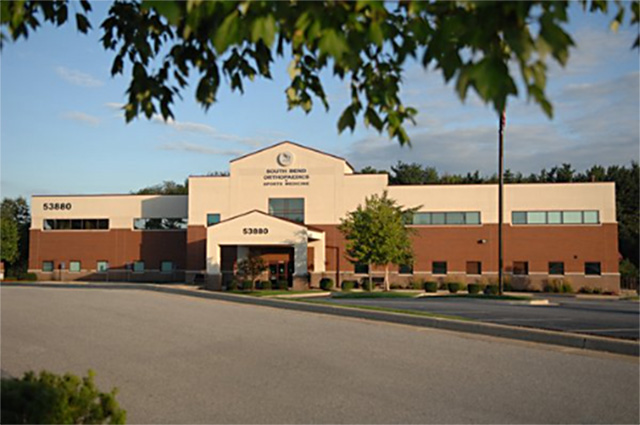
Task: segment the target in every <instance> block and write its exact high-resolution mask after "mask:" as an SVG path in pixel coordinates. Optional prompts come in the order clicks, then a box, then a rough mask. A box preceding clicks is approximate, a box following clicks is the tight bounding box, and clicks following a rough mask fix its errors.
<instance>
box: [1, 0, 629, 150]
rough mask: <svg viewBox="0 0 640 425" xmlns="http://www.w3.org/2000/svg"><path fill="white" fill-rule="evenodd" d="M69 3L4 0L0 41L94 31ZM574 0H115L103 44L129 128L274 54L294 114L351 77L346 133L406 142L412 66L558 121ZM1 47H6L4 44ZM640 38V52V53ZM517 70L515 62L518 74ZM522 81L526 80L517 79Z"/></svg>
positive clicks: (617, 19) (620, 17)
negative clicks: (47, 29) (57, 29)
mask: <svg viewBox="0 0 640 425" xmlns="http://www.w3.org/2000/svg"><path fill="white" fill-rule="evenodd" d="M69 3H70V2H69V1H67V0H54V1H43V0H20V1H3V2H1V3H0V7H1V9H0V25H1V28H0V29H1V32H0V36H1V37H2V40H6V39H7V38H10V39H13V40H16V39H19V38H21V37H22V38H26V37H27V36H28V34H29V32H30V31H33V30H35V29H36V28H37V27H38V26H40V25H41V23H42V21H46V22H50V23H53V24H56V25H63V24H65V23H66V22H67V21H68V18H69V15H70V12H75V23H76V26H77V28H78V30H79V31H81V32H87V31H88V30H89V29H90V28H91V24H90V21H89V19H88V14H89V12H90V11H91V4H90V2H89V1H87V0H80V2H79V4H80V7H72V8H70V7H69ZM580 3H581V5H582V7H583V9H585V10H588V11H590V12H604V13H607V12H608V11H609V9H614V10H613V18H612V23H611V24H612V28H614V29H616V28H617V27H618V26H619V25H620V24H622V23H624V22H625V18H628V17H629V16H630V18H629V19H627V21H630V22H631V23H632V24H636V25H637V24H638V23H639V21H640V20H639V10H638V2H637V1H633V2H627V3H625V2H621V1H618V2H608V1H606V0H582V1H581V2H580ZM569 4H570V2H569V1H553V2H552V1H541V0H537V1H518V2H506V1H505V2H502V1H501V2H489V1H408V0H405V1H398V2H389V3H384V2H380V1H371V0H360V1H336V0H325V1H318V2H307V1H290V2H283V1H238V2H222V1H201V0H188V1H142V2H140V1H116V2H114V3H113V4H112V6H111V7H110V9H109V13H108V16H107V17H106V19H104V21H103V22H101V23H100V28H101V31H102V34H103V35H102V39H101V40H102V45H103V47H104V48H105V49H107V50H112V51H113V52H114V54H115V57H114V59H113V65H112V68H111V74H112V75H118V74H123V73H125V72H127V73H129V74H130V84H129V88H128V90H127V94H128V102H127V104H126V106H125V107H124V114H125V117H126V120H127V121H130V120H132V119H134V118H135V117H137V116H138V115H140V114H143V115H145V116H146V117H147V118H151V117H152V116H153V115H154V114H156V113H160V114H161V115H162V116H163V117H164V118H165V119H169V118H172V117H173V112H172V105H173V102H174V99H175V97H176V96H180V94H181V92H182V91H183V89H184V88H185V87H186V86H187V85H188V81H189V78H190V77H191V76H192V74H196V76H197V81H198V82H197V85H196V88H195V97H196V100H197V101H198V102H199V103H200V104H201V105H202V106H203V107H204V108H205V109H206V108H208V107H210V106H211V105H212V104H213V103H214V102H216V99H217V93H218V88H219V86H220V83H221V82H224V81H226V82H228V83H229V84H230V86H231V89H232V90H238V91H240V92H242V91H243V90H244V84H245V83H246V81H247V80H253V79H254V78H271V70H272V65H273V59H274V56H281V57H286V58H288V59H290V61H291V62H290V64H289V68H288V71H289V76H290V78H291V82H290V84H289V86H288V87H287V88H286V90H285V93H286V99H287V103H288V105H289V108H302V109H303V110H304V111H306V112H309V111H310V110H311V108H312V106H313V102H314V99H315V101H319V102H320V103H321V104H322V105H323V106H324V107H325V108H328V107H329V101H328V98H327V96H326V93H325V90H324V86H323V82H322V79H321V73H322V71H323V70H325V69H330V70H331V71H333V74H334V77H335V78H339V79H343V80H347V81H348V83H349V87H350V94H351V96H350V103H349V105H348V106H347V107H346V108H345V110H344V111H343V112H342V114H341V117H340V119H339V121H338V130H339V131H343V130H344V129H346V128H350V129H351V130H353V129H354V127H355V125H356V121H357V120H358V119H362V120H363V121H364V123H365V125H370V126H373V127H374V128H375V129H377V130H378V131H380V132H381V131H387V132H388V134H389V137H390V138H394V139H396V140H397V141H398V142H400V143H401V144H404V143H408V142H409V136H408V135H407V133H406V130H405V123H406V122H407V121H409V122H412V121H413V119H414V116H415V115H416V113H417V111H416V110H415V109H414V108H412V107H410V106H407V105H404V103H403V102H402V99H401V97H400V87H401V83H402V80H403V77H404V71H405V68H406V66H407V60H408V59H409V58H413V59H414V60H416V61H417V62H419V63H421V64H422V66H423V67H424V68H425V69H427V68H428V69H435V70H437V71H438V72H440V73H441V74H442V76H443V77H444V79H445V80H446V81H447V82H448V81H453V82H454V84H453V86H454V88H455V90H456V92H457V94H458V96H459V97H460V98H461V99H462V100H464V99H465V98H466V96H467V93H468V91H469V89H471V90H473V91H475V92H476V93H477V95H478V96H479V97H480V99H482V101H484V102H485V103H488V104H491V105H492V106H493V108H494V109H495V110H496V111H497V112H498V113H500V112H501V111H503V110H504V108H505V106H506V104H507V98H508V97H509V96H517V95H518V85H517V84H516V82H517V80H519V81H520V85H521V87H523V88H524V91H525V92H526V95H527V97H528V98H530V99H533V101H535V102H536V103H538V104H539V105H540V107H541V108H542V109H543V111H544V112H545V113H546V114H547V115H548V116H549V117H551V116H552V114H553V108H552V105H551V102H550V101H549V99H548V98H547V96H546V84H547V74H548V72H547V69H548V62H549V61H550V60H553V61H555V62H557V63H559V64H560V65H563V66H564V65H565V64H566V63H567V60H568V58H569V49H570V48H571V47H572V46H574V41H573V39H572V38H571V36H570V34H569V33H568V32H567V30H566V25H567V22H568V9H569ZM2 40H0V41H2ZM638 40H640V38H637V39H636V41H635V44H634V46H638V45H639V41H638ZM510 65H512V66H510ZM518 74H519V78H518V77H517V75H518Z"/></svg>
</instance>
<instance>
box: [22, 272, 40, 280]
mask: <svg viewBox="0 0 640 425" xmlns="http://www.w3.org/2000/svg"><path fill="white" fill-rule="evenodd" d="M24 280H28V281H31V282H33V281H36V280H38V275H37V274H35V273H26V274H25V275H24Z"/></svg>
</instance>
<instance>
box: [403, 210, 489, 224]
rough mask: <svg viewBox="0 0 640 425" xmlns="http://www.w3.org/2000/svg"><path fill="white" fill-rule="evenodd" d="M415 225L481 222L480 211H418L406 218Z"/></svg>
mask: <svg viewBox="0 0 640 425" xmlns="http://www.w3.org/2000/svg"><path fill="white" fill-rule="evenodd" d="M405 221H406V222H407V223H408V224H413V225H418V226H420V225H432V226H455V225H465V224H466V225H469V224H480V212H479V211H460V212H416V213H413V214H412V215H410V216H407V218H406V220H405Z"/></svg>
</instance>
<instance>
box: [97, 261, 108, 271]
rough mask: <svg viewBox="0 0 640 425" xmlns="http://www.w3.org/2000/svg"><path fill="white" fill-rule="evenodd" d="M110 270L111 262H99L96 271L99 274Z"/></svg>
mask: <svg viewBox="0 0 640 425" xmlns="http://www.w3.org/2000/svg"><path fill="white" fill-rule="evenodd" d="M108 270H109V262H108V261H98V262H97V263H96V271H98V272H106V271H108Z"/></svg>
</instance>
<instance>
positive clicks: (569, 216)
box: [562, 211, 582, 224]
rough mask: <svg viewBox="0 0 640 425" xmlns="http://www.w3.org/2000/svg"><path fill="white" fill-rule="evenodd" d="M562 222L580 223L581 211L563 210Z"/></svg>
mask: <svg viewBox="0 0 640 425" xmlns="http://www.w3.org/2000/svg"><path fill="white" fill-rule="evenodd" d="M562 222H563V223H564V224H581V223H582V211H563V212H562Z"/></svg>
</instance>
